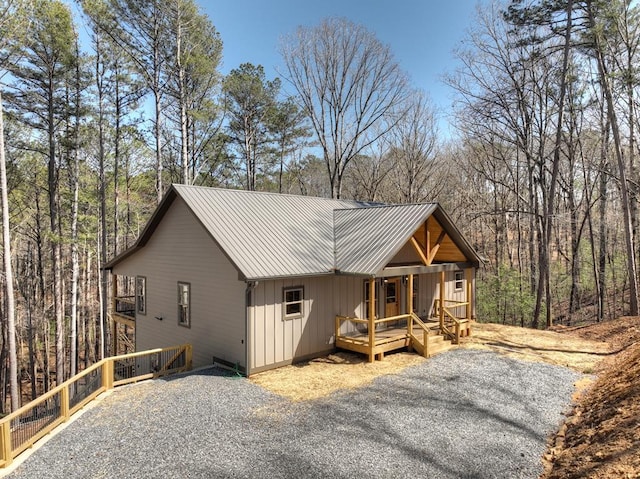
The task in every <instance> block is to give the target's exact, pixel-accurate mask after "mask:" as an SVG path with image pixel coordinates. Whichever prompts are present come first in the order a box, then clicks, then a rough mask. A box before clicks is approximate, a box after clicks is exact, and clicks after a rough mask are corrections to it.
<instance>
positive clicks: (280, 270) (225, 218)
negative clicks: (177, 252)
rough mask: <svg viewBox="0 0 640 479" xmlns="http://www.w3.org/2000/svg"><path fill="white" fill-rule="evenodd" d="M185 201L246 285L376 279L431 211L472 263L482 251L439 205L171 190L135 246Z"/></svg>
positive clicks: (176, 187)
mask: <svg viewBox="0 0 640 479" xmlns="http://www.w3.org/2000/svg"><path fill="white" fill-rule="evenodd" d="M176 196H178V197H180V198H181V199H182V200H183V201H184V202H185V203H186V205H187V206H188V207H189V209H190V210H191V211H192V212H193V214H194V216H195V217H196V219H197V220H198V221H199V222H200V223H201V225H202V226H203V227H204V228H205V230H207V232H208V233H209V234H210V235H211V237H212V239H213V240H214V241H215V242H216V243H217V244H218V246H219V247H220V248H221V249H222V250H223V252H224V253H225V254H226V256H227V257H228V258H229V260H230V261H231V262H232V263H233V264H234V265H235V267H236V268H237V269H238V271H239V273H240V275H241V276H242V277H244V278H245V279H248V280H257V279H267V278H281V277H295V276H306V275H308V276H312V275H323V274H333V273H335V272H336V271H339V272H341V273H348V274H360V275H369V276H372V275H375V274H376V273H378V272H379V271H380V270H381V269H382V268H384V267H385V266H386V264H387V263H388V262H389V261H390V260H391V258H393V256H394V255H395V254H396V253H397V252H398V251H399V250H400V248H402V246H403V245H404V244H405V243H406V242H407V241H408V240H409V238H410V237H411V235H412V234H413V233H414V232H415V231H416V230H417V229H418V228H419V227H420V225H421V224H422V223H423V222H424V221H425V220H426V219H427V218H428V217H429V216H430V215H432V214H434V213H437V216H439V217H441V218H442V219H444V220H445V221H444V222H445V224H444V225H443V227H446V229H448V230H451V231H452V233H453V235H454V241H456V242H457V243H460V244H461V246H462V248H461V249H462V250H463V252H464V253H465V254H466V255H467V256H469V259H470V260H474V261H476V262H477V261H478V259H479V257H478V256H477V253H475V251H473V248H471V247H470V246H469V244H468V243H467V242H466V241H465V240H464V238H463V237H462V236H461V235H460V234H459V232H458V231H457V230H456V229H455V226H453V224H452V223H451V221H450V220H449V218H448V217H447V216H446V214H445V213H444V211H442V210H441V209H440V207H439V206H438V205H437V204H413V205H379V204H372V203H366V202H359V201H352V200H333V199H327V198H315V197H309V196H298V195H286V194H278V193H265V192H253V191H244V190H228V189H220V188H207V187H199V186H186V185H173V186H172V188H171V190H170V191H169V192H168V193H167V195H166V196H165V198H164V200H163V201H162V202H161V204H160V206H159V207H158V209H157V210H156V212H155V213H154V215H153V217H152V218H151V220H150V221H149V223H148V224H147V226H146V227H145V230H144V231H143V233H142V235H141V236H140V238H139V239H138V241H137V242H136V244H135V245H134V247H133V248H131V249H130V250H128V251H126V252H125V253H123V254H122V255H120V256H118V257H117V258H114V259H113V260H112V261H111V262H110V263H109V264H107V265H106V267H107V268H111V267H113V266H114V265H115V264H117V263H118V262H120V261H122V260H123V259H124V258H126V257H127V256H129V255H130V254H133V252H135V251H136V250H137V249H139V248H141V247H143V246H144V244H146V241H147V239H148V238H149V237H150V235H151V234H152V233H153V231H154V229H155V227H156V226H157V224H158V222H159V221H161V219H162V216H163V215H164V213H165V212H166V211H167V209H168V208H169V206H170V204H171V203H172V201H174V199H175V197H176Z"/></svg>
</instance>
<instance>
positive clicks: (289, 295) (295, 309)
mask: <svg viewBox="0 0 640 479" xmlns="http://www.w3.org/2000/svg"><path fill="white" fill-rule="evenodd" d="M303 300H304V288H303V287H302V286H296V287H295V288H284V289H283V302H284V319H295V318H301V317H302V315H303V308H302V302H303Z"/></svg>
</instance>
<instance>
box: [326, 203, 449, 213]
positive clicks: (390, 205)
mask: <svg viewBox="0 0 640 479" xmlns="http://www.w3.org/2000/svg"><path fill="white" fill-rule="evenodd" d="M362 204H363V206H360V207H358V208H336V209H334V210H333V211H356V210H364V209H374V208H395V207H406V206H433V205H437V206H439V205H440V203H438V202H436V201H431V202H428V203H378V204H376V203H373V204H367V203H366V202H362Z"/></svg>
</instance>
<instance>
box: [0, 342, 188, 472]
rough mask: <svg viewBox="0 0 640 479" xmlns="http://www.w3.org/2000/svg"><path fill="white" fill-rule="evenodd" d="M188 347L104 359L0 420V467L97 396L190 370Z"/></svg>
mask: <svg viewBox="0 0 640 479" xmlns="http://www.w3.org/2000/svg"><path fill="white" fill-rule="evenodd" d="M191 358H192V349H191V345H190V344H186V345H181V346H174V347H170V348H163V349H152V350H149V351H141V352H138V353H132V354H124V355H122V356H112V357H109V358H105V359H103V360H101V361H99V362H97V363H96V364H93V365H92V366H90V367H88V368H87V369H85V370H84V371H82V372H80V373H79V374H76V375H75V376H73V377H72V378H70V379H68V380H67V381H65V382H64V383H62V384H60V385H59V386H56V387H55V388H53V389H51V390H50V391H48V392H47V393H45V394H43V395H42V396H40V397H39V398H37V399H36V400H34V401H31V402H30V403H28V404H25V405H24V406H22V407H21V408H20V409H18V410H16V411H14V412H12V413H11V414H9V415H7V416H5V417H3V418H2V419H0V467H6V466H8V465H9V464H11V462H12V461H13V459H14V458H15V457H16V456H17V455H19V454H20V453H22V452H23V451H25V450H26V449H28V448H30V447H32V446H33V445H34V444H35V443H36V441H38V440H39V439H41V438H42V437H44V436H45V435H47V434H49V433H50V432H51V431H52V430H53V429H55V428H56V427H57V426H59V425H60V424H62V423H64V422H66V421H68V420H69V418H70V417H71V416H72V415H73V414H75V413H76V412H78V411H79V410H80V409H82V408H83V407H84V406H85V405H87V404H88V403H89V402H91V401H93V400H94V399H95V398H96V397H97V396H98V395H99V394H101V393H103V392H105V391H107V390H109V389H113V388H114V387H116V386H120V385H123V384H128V383H133V382H136V381H141V380H143V379H151V378H157V377H160V376H165V375H167V374H174V373H179V372H183V371H188V370H189V369H191Z"/></svg>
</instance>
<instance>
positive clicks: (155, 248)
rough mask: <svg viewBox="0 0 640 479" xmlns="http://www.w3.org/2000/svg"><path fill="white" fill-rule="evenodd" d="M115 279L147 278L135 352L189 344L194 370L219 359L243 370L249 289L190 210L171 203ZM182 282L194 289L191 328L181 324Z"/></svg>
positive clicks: (119, 267) (116, 269) (117, 270)
mask: <svg viewBox="0 0 640 479" xmlns="http://www.w3.org/2000/svg"><path fill="white" fill-rule="evenodd" d="M113 274H117V275H125V276H131V277H135V276H144V277H145V278H146V283H147V284H146V314H145V315H140V314H138V315H136V334H135V338H136V351H144V350H148V349H154V348H161V347H168V346H175V345H177V344H184V343H189V344H191V345H192V346H193V364H194V366H196V367H197V366H202V365H206V364H211V362H212V357H213V356H214V355H215V356H217V357H220V358H222V359H224V360H225V361H228V362H230V363H233V364H235V363H236V362H239V363H240V364H244V357H245V348H244V336H245V325H244V320H243V318H244V317H245V288H246V285H245V283H244V281H241V280H239V279H238V272H237V270H236V268H235V267H234V266H233V265H232V264H231V262H230V261H229V260H228V259H227V257H226V256H225V255H224V254H223V252H222V251H221V250H220V248H218V247H217V246H216V245H215V243H213V242H212V241H211V237H210V236H209V234H208V233H207V232H206V231H205V230H204V229H203V228H202V226H201V225H200V223H199V222H198V221H197V219H196V218H195V216H194V215H193V213H192V212H191V211H190V209H189V207H188V206H187V205H186V204H185V203H184V201H182V200H178V201H173V202H172V204H171V205H170V207H169V208H168V209H167V211H166V213H165V214H164V217H163V219H162V221H161V222H159V223H158V225H157V227H156V229H155V232H154V234H153V235H152V236H151V237H150V238H149V239H148V240H147V242H146V244H145V246H144V247H143V248H140V249H139V250H138V251H136V254H132V255H130V256H128V257H127V259H126V261H121V262H119V263H117V264H116V265H114V266H113ZM178 282H183V283H188V284H189V285H190V290H191V291H190V293H191V298H190V299H191V304H190V308H191V311H190V315H191V321H190V326H189V327H185V326H181V325H179V324H178V304H177V295H178Z"/></svg>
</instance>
